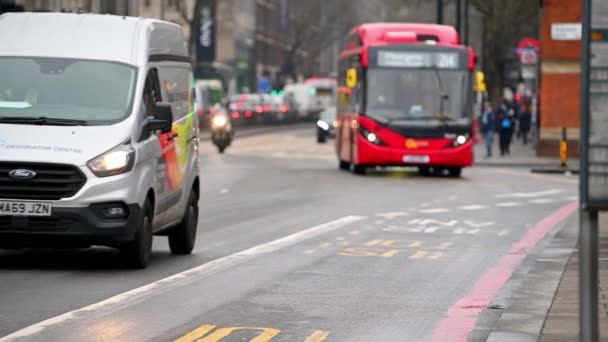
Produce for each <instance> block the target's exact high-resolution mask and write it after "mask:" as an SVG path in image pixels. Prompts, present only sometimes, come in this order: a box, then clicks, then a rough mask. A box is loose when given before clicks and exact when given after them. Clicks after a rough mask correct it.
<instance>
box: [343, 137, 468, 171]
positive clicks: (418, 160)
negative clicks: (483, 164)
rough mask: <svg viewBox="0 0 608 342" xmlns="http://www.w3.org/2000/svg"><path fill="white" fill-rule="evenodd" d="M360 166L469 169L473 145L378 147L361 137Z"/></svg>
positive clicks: (358, 142) (359, 142)
mask: <svg viewBox="0 0 608 342" xmlns="http://www.w3.org/2000/svg"><path fill="white" fill-rule="evenodd" d="M357 144H358V146H357V147H358V155H357V160H356V161H355V163H356V164H358V165H370V166H425V165H427V166H435V167H468V166H472V165H473V143H472V142H471V141H468V142H466V143H465V144H463V145H461V146H458V147H445V148H442V149H432V150H430V149H415V150H413V149H405V148H394V147H387V146H378V145H375V144H372V143H370V142H368V141H367V140H365V139H363V138H362V137H359V139H358V141H357Z"/></svg>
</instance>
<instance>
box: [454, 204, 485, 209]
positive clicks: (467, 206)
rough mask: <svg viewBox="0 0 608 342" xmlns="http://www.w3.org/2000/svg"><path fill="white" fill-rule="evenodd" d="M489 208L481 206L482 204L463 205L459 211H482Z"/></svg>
mask: <svg viewBox="0 0 608 342" xmlns="http://www.w3.org/2000/svg"><path fill="white" fill-rule="evenodd" d="M486 208H487V207H486V206H485V205H481V204H472V205H463V206H462V207H458V209H461V210H481V209H486Z"/></svg>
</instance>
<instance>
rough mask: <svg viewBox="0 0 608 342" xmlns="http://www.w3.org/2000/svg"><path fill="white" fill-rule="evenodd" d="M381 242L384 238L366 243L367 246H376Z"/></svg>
mask: <svg viewBox="0 0 608 342" xmlns="http://www.w3.org/2000/svg"><path fill="white" fill-rule="evenodd" d="M380 242H382V240H372V241H369V242H368V243H366V244H365V245H366V246H375V245H377V244H379V243H380Z"/></svg>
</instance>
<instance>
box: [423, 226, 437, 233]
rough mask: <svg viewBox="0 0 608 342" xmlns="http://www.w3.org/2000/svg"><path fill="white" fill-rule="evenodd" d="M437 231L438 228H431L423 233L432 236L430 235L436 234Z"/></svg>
mask: <svg viewBox="0 0 608 342" xmlns="http://www.w3.org/2000/svg"><path fill="white" fill-rule="evenodd" d="M438 229H439V228H438V227H431V228H427V229H425V230H424V232H425V233H427V234H432V233H434V232H436V231H437V230H438Z"/></svg>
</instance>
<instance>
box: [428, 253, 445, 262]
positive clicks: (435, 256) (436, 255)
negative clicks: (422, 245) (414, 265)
mask: <svg viewBox="0 0 608 342" xmlns="http://www.w3.org/2000/svg"><path fill="white" fill-rule="evenodd" d="M442 257H443V252H435V253H433V255H431V256H429V259H431V260H439V259H441V258H442Z"/></svg>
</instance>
